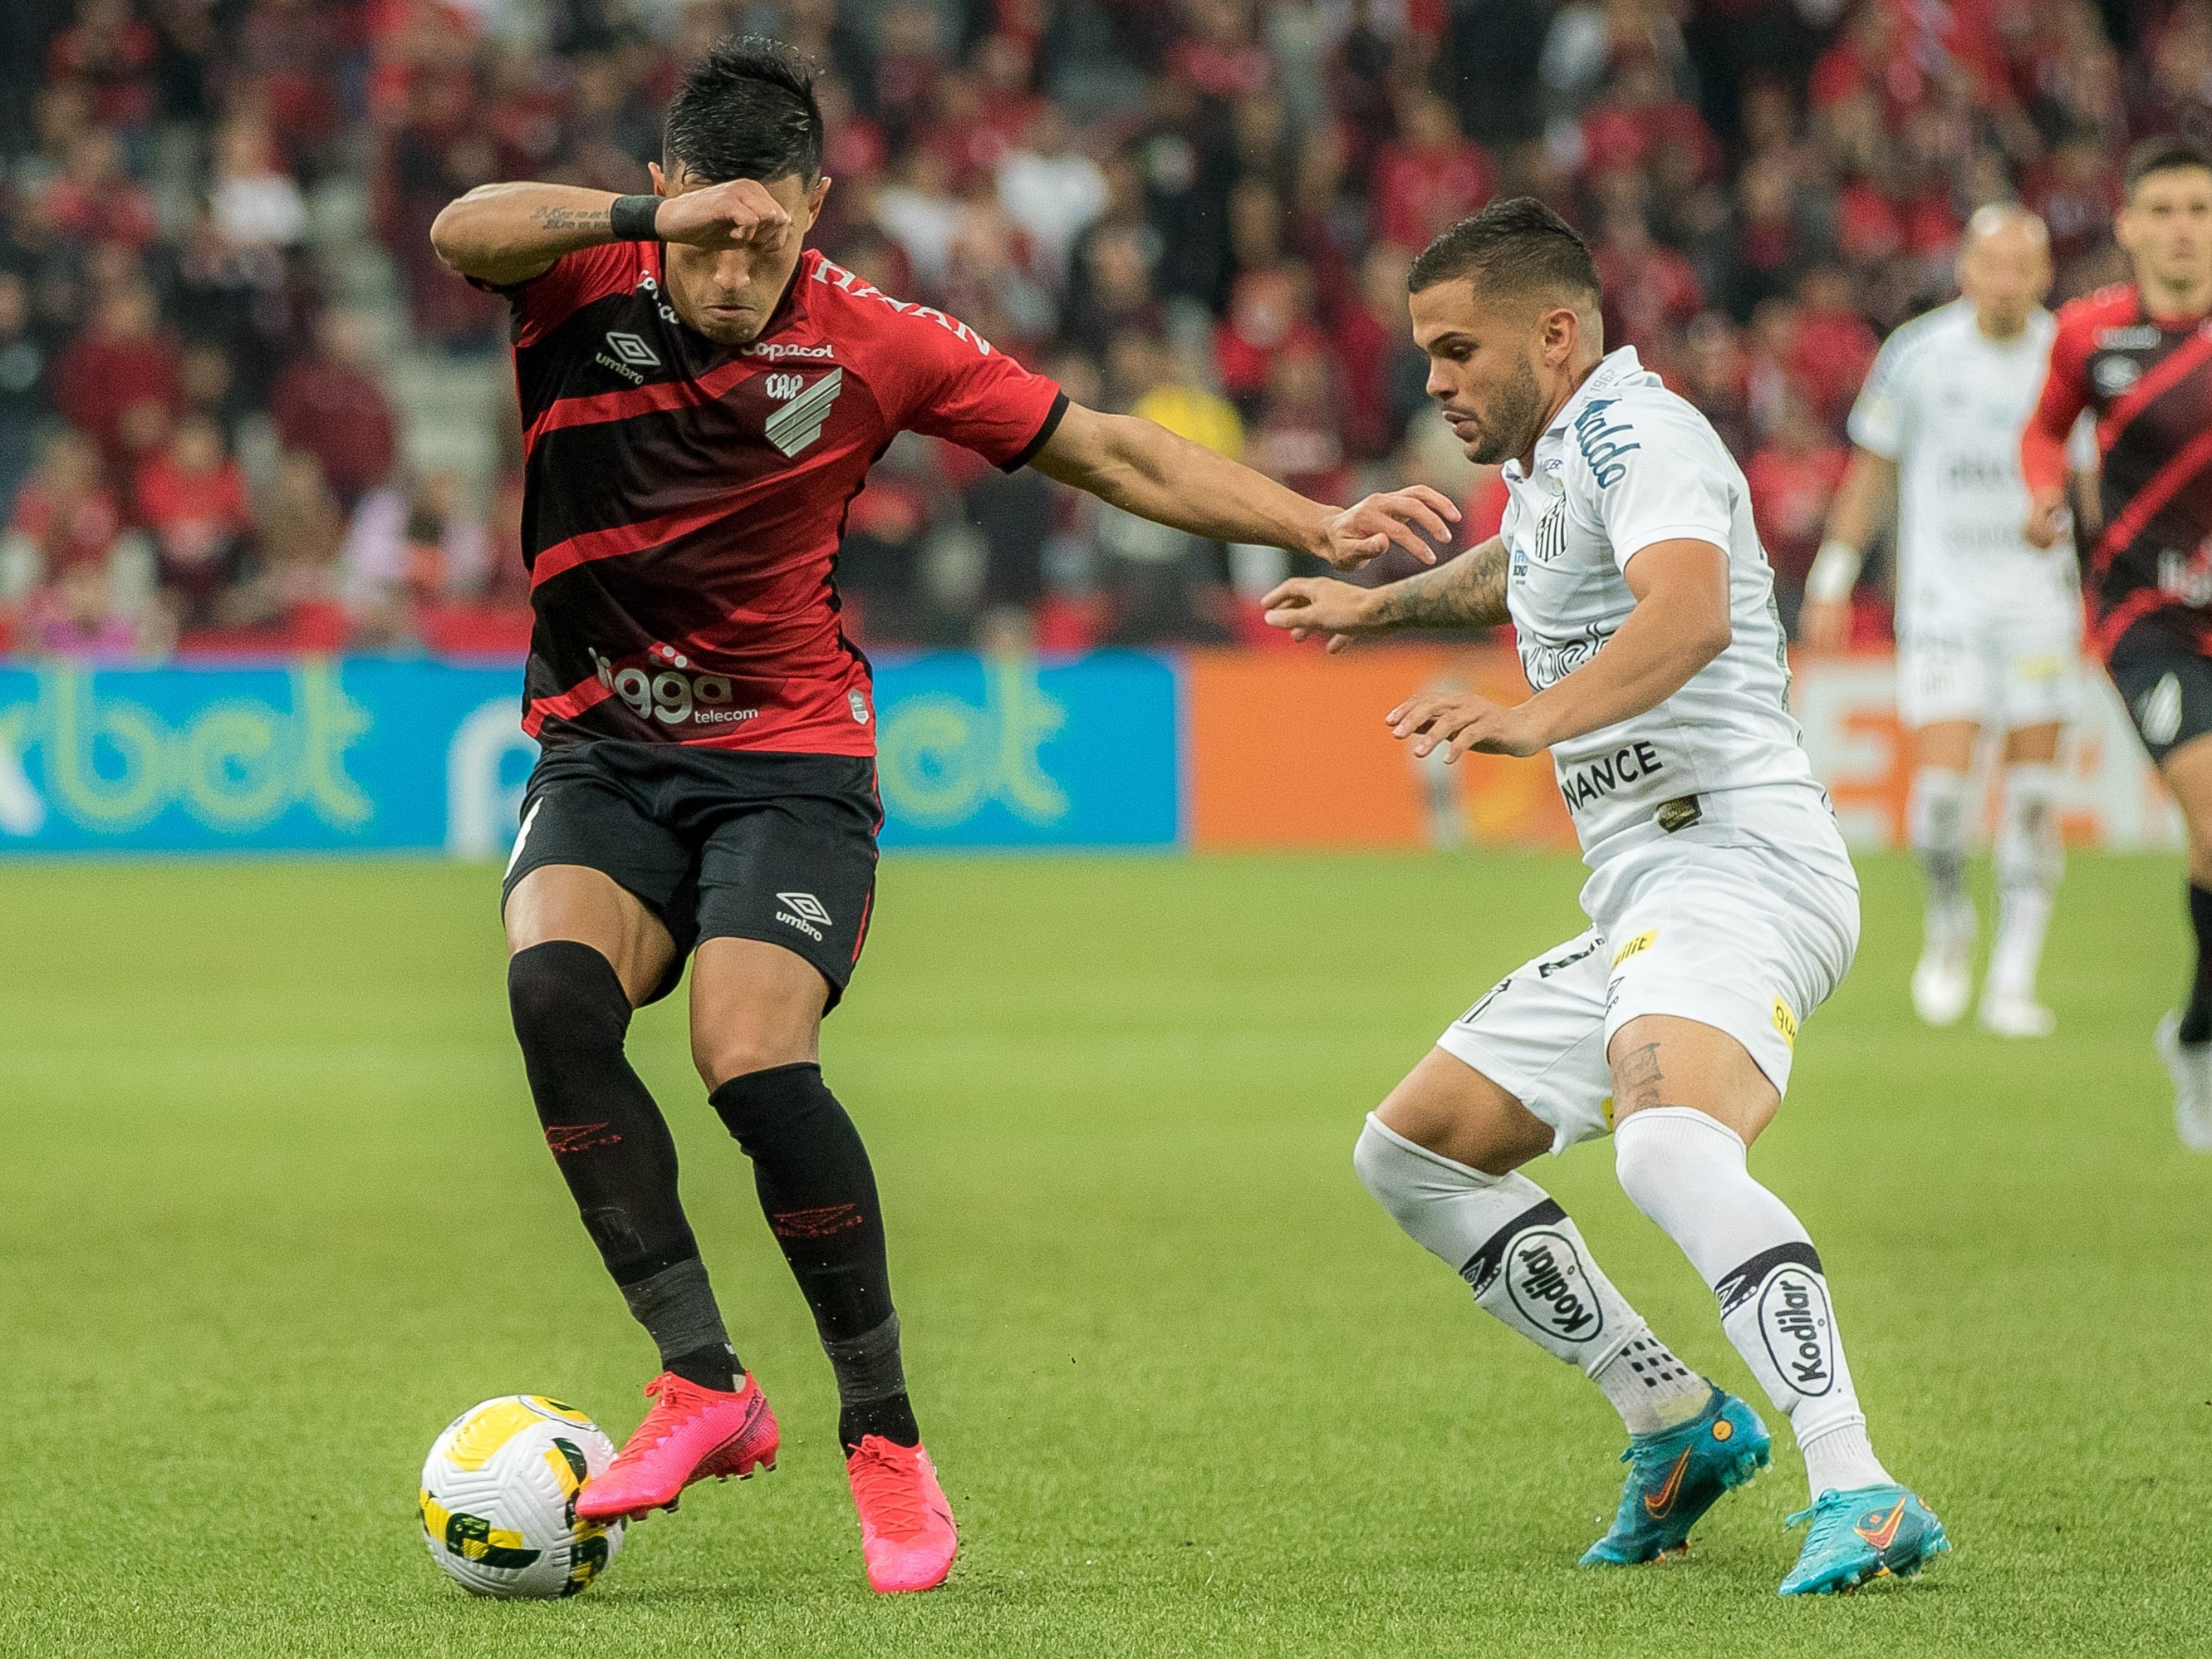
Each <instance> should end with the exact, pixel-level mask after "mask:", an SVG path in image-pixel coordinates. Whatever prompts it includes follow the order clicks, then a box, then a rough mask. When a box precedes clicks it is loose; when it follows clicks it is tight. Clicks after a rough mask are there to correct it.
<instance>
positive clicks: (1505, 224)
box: [1406, 196, 1605, 307]
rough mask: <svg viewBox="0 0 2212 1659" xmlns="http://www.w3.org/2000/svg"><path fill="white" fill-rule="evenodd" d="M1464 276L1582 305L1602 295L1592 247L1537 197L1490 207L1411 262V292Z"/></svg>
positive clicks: (1497, 289)
mask: <svg viewBox="0 0 2212 1659" xmlns="http://www.w3.org/2000/svg"><path fill="white" fill-rule="evenodd" d="M1462 277H1464V278H1467V279H1469V280H1471V281H1473V282H1474V283H1476V284H1477V285H1478V286H1480V287H1482V288H1485V289H1489V290H1490V291H1492V293H1496V294H1500V295H1546V296H1549V295H1558V296H1559V298H1560V299H1563V300H1565V301H1567V302H1568V303H1569V304H1571V305H1574V306H1576V307H1583V306H1595V305H1596V304H1598V303H1599V301H1601V300H1602V299H1603V298H1604V297H1605V287H1604V284H1603V283H1600V282H1599V281H1598V275H1597V261H1596V260H1595V259H1593V258H1590V251H1589V243H1587V242H1585V241H1583V239H1582V238H1581V237H1580V236H1577V234H1575V228H1574V227H1573V226H1572V225H1571V224H1569V223H1568V222H1566V221H1565V219H1562V218H1561V217H1559V215H1558V214H1556V213H1554V212H1553V211H1552V210H1551V209H1549V208H1547V207H1546V206H1545V205H1544V204H1542V203H1541V202H1540V201H1538V200H1537V199H1536V198H1535V197H1533V196H1516V197H1514V198H1513V199H1512V200H1510V201H1507V202H1492V204H1490V205H1489V206H1488V207H1486V208H1484V209H1483V210H1481V211H1480V213H1473V214H1469V215H1468V216H1467V217H1466V218H1464V219H1462V220H1461V221H1460V222H1458V223H1457V224H1455V225H1452V226H1449V227H1448V228H1446V229H1445V230H1444V231H1443V233H1442V234H1440V235H1438V236H1437V240H1435V241H1433V242H1431V243H1430V244H1429V245H1428V246H1426V247H1425V248H1423V249H1422V250H1421V252H1420V253H1419V256H1418V257H1417V258H1415V259H1414V261H1413V269H1412V270H1410V271H1409V272H1407V276H1406V289H1407V292H1408V293H1410V294H1419V292H1421V290H1422V289H1429V288H1434V287H1435V286H1436V285H1437V283H1449V282H1455V281H1457V280H1459V279H1461V278H1462Z"/></svg>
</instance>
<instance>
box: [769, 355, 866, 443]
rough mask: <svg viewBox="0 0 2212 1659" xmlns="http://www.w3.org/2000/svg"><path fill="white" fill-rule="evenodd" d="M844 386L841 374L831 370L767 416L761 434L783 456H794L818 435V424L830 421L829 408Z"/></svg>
mask: <svg viewBox="0 0 2212 1659" xmlns="http://www.w3.org/2000/svg"><path fill="white" fill-rule="evenodd" d="M793 378H796V377H793ZM844 384H845V371H844V370H843V369H842V368H833V369H831V370H830V371H829V373H828V374H824V375H823V377H822V378H821V379H820V380H817V381H816V382H815V383H814V384H813V385H812V386H808V387H807V388H806V389H805V391H804V392H800V393H799V395H798V396H796V397H794V398H792V399H791V400H790V401H789V402H788V403H787V404H784V405H783V406H782V407H781V409H779V410H776V411H775V414H773V415H771V416H769V417H768V424H767V425H766V426H765V427H764V428H762V435H763V436H764V437H766V438H767V440H768V441H769V442H770V443H772V444H774V445H775V447H777V448H778V449H780V450H781V451H782V452H783V453H785V454H786V455H796V454H797V453H799V451H800V450H802V449H804V448H805V447H806V446H807V445H809V444H811V443H812V442H813V441H815V440H816V439H817V438H818V437H820V436H821V435H822V423H823V422H825V421H827V420H828V419H829V407H830V405H831V404H835V403H836V401H837V392H838V390H839V388H841V387H842V386H843V385H844Z"/></svg>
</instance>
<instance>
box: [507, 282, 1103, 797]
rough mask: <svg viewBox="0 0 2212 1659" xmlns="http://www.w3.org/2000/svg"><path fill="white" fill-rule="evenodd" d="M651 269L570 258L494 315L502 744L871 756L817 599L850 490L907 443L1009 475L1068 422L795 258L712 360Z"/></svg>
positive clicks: (985, 352) (1023, 386) (863, 700)
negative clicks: (518, 597) (519, 681)
mask: <svg viewBox="0 0 2212 1659" xmlns="http://www.w3.org/2000/svg"><path fill="white" fill-rule="evenodd" d="M661 253H662V250H661V246H660V244H659V243H658V242H617V243H611V244H609V245H607V246H600V247H593V248H586V249H584V250H582V251H580V252H574V253H570V254H567V255H565V256H563V257H562V258H561V259H559V260H557V261H556V263H555V264H554V265H553V266H552V268H551V269H550V270H547V271H546V272H545V273H544V275H543V276H538V277H537V278H535V279H533V280H532V281H531V282H528V283H521V284H519V285H517V286H516V287H514V288H513V289H508V290H507V295H508V299H509V302H510V304H511V305H512V306H513V313H514V319H513V321H514V329H513V337H514V374H515V384H516V388H517V391H518V392H519V393H520V398H521V403H522V429H523V437H522V442H523V453H524V457H525V459H524V494H523V509H522V548H523V557H524V559H525V561H526V562H527V563H528V565H529V567H530V597H531V604H532V606H533V608H534V609H535V610H536V611H537V625H536V628H535V629H534V630H533V631H532V636H531V644H530V665H529V669H528V672H527V677H526V683H525V689H524V706H523V722H522V723H523V728H524V729H525V730H526V731H527V732H530V734H531V735H532V736H533V737H535V738H538V739H539V740H540V741H541V742H543V743H544V744H548V745H549V746H551V745H558V744H562V743H568V742H576V741H580V740H581V739H583V738H591V737H601V738H627V739H629V740H631V741H634V742H652V743H684V744H708V745H712V746H714V747H717V748H723V749H757V750H780V751H786V752H800V753H810V754H828V755H871V754H873V753H874V752H875V715H874V709H873V706H872V702H871V701H870V681H869V673H868V664H867V659H866V658H865V657H863V656H862V655H861V654H860V651H859V649H858V648H857V647H855V646H854V645H853V643H852V642H851V641H849V640H848V639H847V638H846V637H845V634H844V630H843V629H842V627H841V626H840V625H839V616H838V601H837V591H836V583H835V580H834V574H835V567H836V556H837V547H838V543H839V541H840V539H841V538H842V535H843V532H844V526H845V513H846V509H847V507H848V506H849V505H850V503H851V501H852V500H853V497H854V495H858V494H859V493H860V486H861V483H862V482H863V480H864V479H865V478H866V475H867V471H868V468H869V466H870V465H872V463H873V462H874V461H875V459H876V458H877V457H878V456H879V455H881V454H882V453H884V448H885V447H886V446H888V445H889V444H890V441H891V439H892V438H893V437H894V436H895V435H897V434H898V433H899V432H901V431H902V430H912V431H916V432H921V433H927V434H928V435H932V436H935V437H939V438H946V439H950V440H951V441H954V442H957V443H960V444H964V445H966V446H967V447H969V448H970V449H973V450H975V452H976V453H979V454H981V456H983V458H984V459H987V460H989V461H992V462H994V463H995V464H996V465H1000V466H1002V467H1004V468H1006V470H1007V471H1013V470H1014V469H1015V468H1017V467H1019V466H1021V465H1024V463H1026V462H1027V461H1028V460H1029V459H1030V458H1031V457H1032V456H1034V455H1035V454H1036V452H1037V451H1038V450H1039V449H1041V448H1042V447H1043V446H1044V444H1045V442H1046V441H1047V440H1048V439H1049V438H1050V437H1051V435H1052V433H1053V430H1054V428H1055V427H1056V426H1057V425H1058V424H1059V421H1060V414H1061V412H1062V411H1063V410H1065V409H1066V397H1065V396H1064V395H1063V394H1062V393H1061V392H1060V388H1059V387H1058V386H1055V385H1054V384H1053V382H1052V381H1050V380H1047V379H1045V378H1044V377H1043V376H1042V375H1038V374H1031V373H1030V371H1029V370H1027V369H1026V368H1023V367H1022V366H1021V365H1020V364H1019V363H1017V362H1014V361H1013V360H1012V359H1011V358H1009V357H1008V356H1006V355H1005V354H1004V353H1003V352H999V351H994V350H993V349H992V348H991V346H990V344H989V343H988V342H987V341H985V340H984V339H982V338H981V337H980V336H978V335H977V334H975V332H974V331H972V330H970V329H969V328H967V327H966V326H964V325H962V324H960V323H957V322H956V321H954V320H953V319H951V318H950V317H947V316H946V315H945V314H944V313H942V312H939V311H937V310H934V309H933V308H931V307H927V306H916V305H911V304H908V303H907V302H905V301H898V300H894V299H891V298H890V297H889V296H888V295H884V294H883V293H881V292H879V291H878V289H875V288H873V287H872V286H870V285H869V284H868V283H866V282H864V281H862V280H861V279H860V278H859V277H857V276H854V274H853V273H852V272H850V271H848V270H842V269H841V268H839V267H838V266H836V265H834V264H830V263H829V261H828V260H827V259H824V258H823V257H822V256H821V255H820V254H819V253H817V252H813V251H811V250H810V251H808V252H806V253H805V254H804V255H802V256H801V258H800V260H799V268H798V270H797V271H796V272H795V273H794V275H793V278H792V282H791V286H790V288H789V289H787V291H786V293H785V295H784V296H783V299H782V300H781V302H780V303H779V304H778V306H777V307H776V309H775V313H774V314H773V315H772V316H771V317H770V318H769V322H768V325H767V326H766V327H765V328H763V330H762V331H761V333H760V336H759V337H758V338H757V339H755V340H754V341H752V342H751V343H750V344H747V345H743V346H726V345H718V344H716V343H714V342H713V341H711V340H709V339H708V338H707V337H705V336H704V335H702V334H700V333H698V332H697V331H695V330H693V329H691V328H690V327H689V326H687V325H685V324H684V322H683V321H682V320H681V319H678V316H677V313H676V310H675V307H673V306H672V305H671V303H670V302H669V300H668V297H667V294H666V291H665V277H664V276H663V272H662V264H661Z"/></svg>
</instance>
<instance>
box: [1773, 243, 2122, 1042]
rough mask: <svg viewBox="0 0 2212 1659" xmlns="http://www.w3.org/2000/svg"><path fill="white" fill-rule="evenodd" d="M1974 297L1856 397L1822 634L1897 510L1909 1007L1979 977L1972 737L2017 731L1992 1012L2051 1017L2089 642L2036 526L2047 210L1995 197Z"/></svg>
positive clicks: (1936, 1004) (2000, 1019)
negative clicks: (2034, 444) (2067, 735)
mask: <svg viewBox="0 0 2212 1659" xmlns="http://www.w3.org/2000/svg"><path fill="white" fill-rule="evenodd" d="M1959 287H1960V295H1961V297H1960V298H1959V299H1958V300H1955V301H1953V302H1952V303H1951V304H1949V305H1947V306H1944V307H1940V308H1939V309H1937V310H1935V311H1931V312H1929V313H1928V314H1927V315H1926V316H1924V317H1921V318H1917V319H1915V320H1913V321H1911V322H1909V323H1907V324H1905V325H1904V326H1903V327H1902V328H1899V330H1898V331H1896V332H1895V333H1894V334H1893V335H1891V336H1890V337H1889V340H1888V343H1887V344H1885V345H1884V346H1883V347H1882V349H1881V356H1879V357H1877V358H1876V359H1875V366H1874V370H1873V372H1872V373H1871V374H1869V375H1868V377H1867V382H1866V386H1865V387H1864V388H1863V390H1862V391H1861V392H1860V393H1859V398H1858V403H1857V405H1856V406H1855V407H1854V408H1853V409H1852V410H1851V417H1850V435H1851V441H1852V442H1853V444H1854V445H1855V446H1856V447H1855V448H1854V449H1853V451H1852V454H1851V465H1850V471H1848V472H1847V473H1846V474H1845V475H1844V483H1843V487H1842V488H1841V489H1838V491H1837V494H1836V501H1835V506H1834V507H1833V508H1832V511H1831V513H1830V516H1829V521H1828V538H1827V541H1826V544H1824V545H1823V546H1822V547H1821V549H1820V556H1819V558H1818V559H1816V560H1815V561H1814V565H1813V570H1812V574H1811V575H1810V577H1809V578H1808V580H1807V583H1806V602H1805V609H1804V613H1803V616H1802V622H1801V632H1802V635H1803V637H1804V639H1805V642H1806V643H1807V645H1808V646H1810V647H1815V648H1820V649H1833V648H1835V647H1840V646H1842V645H1843V644H1844V643H1845V635H1846V634H1847V633H1848V631H1849V627H1850V592H1851V589H1852V586H1853V585H1854V584H1855V583H1856V582H1857V579H1858V574H1859V567H1860V564H1861V562H1862V560H1863V556H1864V554H1865V551H1866V547H1867V544H1868V543H1869V541H1871V540H1872V539H1873V538H1874V536H1875V532H1876V531H1877V530H1878V529H1879V528H1880V527H1881V525H1882V523H1883V522H1885V521H1886V520H1887V519H1888V518H1889V515H1890V513H1891V512H1892V511H1893V510H1894V511H1895V512H1896V513H1897V701H1898V713H1899V716H1900V718H1901V719H1902V720H1903V722H1904V724H1905V726H1908V727H1910V728H1911V732H1912V734H1913V745H1914V750H1915V754H1914V768H1913V774H1912V793H1911V801H1910V805H1908V807H1907V810H1906V824H1907V835H1908V838H1909V839H1910V841H1911V846H1912V850H1913V854H1914V855H1915V857H1916V858H1917V860H1918V861H1919V865H1920V869H1921V873H1922V878H1923V885H1924V889H1925V903H1926V909H1925V934H1924V943H1923V947H1922V951H1921V955H1920V963H1919V966H1918V967H1917V968H1916V969H1914V970H1913V975H1912V1006H1913V1007H1914V1008H1915V1009H1916V1010H1917V1012H1918V1013H1919V1015H1920V1018H1922V1019H1923V1020H1925V1021H1927V1022H1928V1024H1930V1025H1937V1026H1943V1025H1950V1024H1955V1023H1956V1022H1957V1020H1958V1019H1959V1018H1960V1016H1961V1015H1963V1014H1964V1013H1965V1012H1966V1006H1967V1004H1968V1002H1970V1001H1971V1000H1972V996H1973V948H1974V936H1975V932H1976V927H1975V918H1974V902H1973V899H1972V896H1971V895H1969V893H1968V892H1967V890H1966V856H1967V854H1968V852H1969V850H1970V849H1971V848H1972V842H1973V840H1974V832H1975V829H1976V827H1977V826H1976V823H1975V820H1976V819H1977V818H1978V817H1979V813H1978V811H1976V810H1975V809H1976V806H1977V805H1978V800H1979V799H1980V798H1979V796H1978V793H1975V792H1973V791H1972V773H1973V763H1974V750H1975V746H1976V744H1977V743H1978V740H1979V738H1980V736H1981V733H1982V731H1983V729H1984V727H1990V728H1993V729H1995V730H1996V731H1997V732H2002V734H2003V738H2004V749H2003V769H2004V775H2003V784H2002V816H2001V817H2000V820H1999V824H1998V829H1997V833H1996V842H1995V843H1994V845H1993V847H1992V848H1991V853H1992V857H1993V862H1994V863H1995V865H1996V885H1997V923H1996V938H1995V939H1994V940H1993V942H1992V944H1991V946H1990V965H1989V973H1988V976H1987V978H1986V979H1985V980H1984V984H1983V987H1982V1000H1981V1008H1980V1012H1979V1018H1980V1020H1981V1024H1983V1026H1984V1028H1986V1029H1987V1030H1991V1031H1995V1032H1996V1033H1997V1034H1998V1035H2000V1036H2013V1037H2034V1036H2049V1035H2050V1033H2051V1028H2052V1026H2053V1025H2054V1024H2055V1023H2056V1022H2055V1020H2054V1019H2053V1017H2052V1015H2051V1011H2050V1010H2049V1009H2048V1008H2046V1007H2045V1006H2043V1005H2042V1003H2041V1002H2040V1001H2039V1000H2037V997H2036V994H2035V975H2036V969H2037V968H2038V967H2039V965H2040V963H2041V962H2042V958H2043V941H2044V935H2045V933H2046V931H2047V930H2048V928H2049V926H2050V922H2051V905H2052V902H2053V901H2054V899H2055V897H2056V896H2057V889H2058V880H2059V876H2060V874H2061V872H2063V868H2064V862H2065V854H2064V853H2063V849H2062V848H2061V845H2060V842H2059V837H2058V822H2057V802H2058V795H2059V788H2060V774H2059V769H2058V764H2057V760H2058V739H2059V735H2060V732H2061V729H2062V727H2063V724H2064V722H2065V721H2066V720H2067V719H2068V718H2069V716H2070V714H2072V711H2073V704H2074V696H2075V665H2077V664H2078V663H2079V661H2080V660H2081V586H2080V580H2079V577H2078V574H2077V572H2076V568H2075V557H2074V550H2073V547H2072V546H2071V544H2069V543H2067V542H2064V541H2063V540H2062V541H2061V542H2060V543H2059V544H2057V545H2056V546H2052V547H2049V548H2039V547H2035V546H2033V545H2032V544H2030V543H2029V542H2028V541H2027V538H2026V536H2025V535H2024V534H2023V533H2022V526H2024V525H2026V523H2027V484H2026V483H2024V482H2023V481H2022V480H2021V474H2020V435H2021V428H2024V427H2026V426H2027V422H2028V418H2029V416H2032V415H2033V413H2034V412H2035V404H2036V398H2037V395H2038V394H2039V392H2041V391H2042V388H2043V377H2044V371H2045V367H2046V366H2047V364H2048V363H2049V362H2050V357H2051V335H2052V334H2053V333H2054V332H2055V331H2056V330H2057V324H2056V322H2055V321H2054V320H2053V319H2052V318H2051V313H2049V312H2047V311H2045V309H2044V308H2043V303H2042V302H2043V298H2044V296H2045V295H2046V294H2048V293H2049V292H2050V290H2051V245H2050V238H2049V235H2048V234H2047V233H2046V232H2045V229H2044V226H2043V222H2042V221H2041V220H2040V219H2038V218H2037V217H2036V216H2034V215H2033V214H2031V213H2029V212H2027V210H2024V209H2021V208H2018V207H2013V206H2008V205H1996V206H1990V207H1985V208H1983V209H1982V210H1980V211H1978V213H1976V214H1975V215H1974V216H1973V218H1972V222H1970V223H1969V224H1968V226H1967V228H1966V240H1965V243H1964V245H1963V246H1961V248H1960V254H1959Z"/></svg>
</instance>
